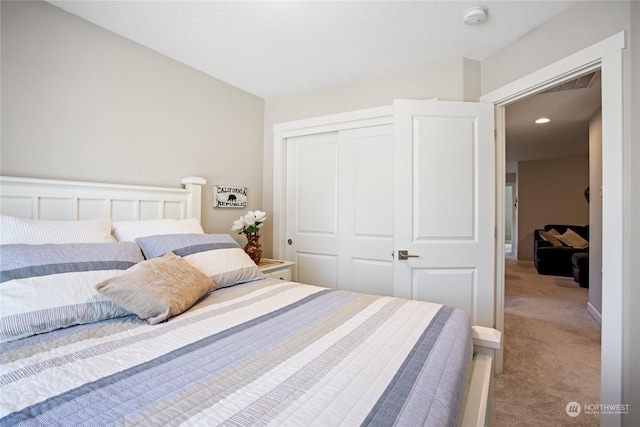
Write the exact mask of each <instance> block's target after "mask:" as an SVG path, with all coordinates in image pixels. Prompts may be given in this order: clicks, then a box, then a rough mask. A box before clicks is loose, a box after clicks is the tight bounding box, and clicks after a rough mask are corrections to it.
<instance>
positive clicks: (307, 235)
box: [286, 132, 339, 288]
mask: <svg viewBox="0 0 640 427" xmlns="http://www.w3.org/2000/svg"><path fill="white" fill-rule="evenodd" d="M338 142H339V134H338V133H337V132H331V133H323V134H316V135H306V136H300V137H295V138H289V139H288V140H287V193H286V200H287V210H286V212H287V227H286V228H287V242H288V244H287V253H286V259H288V260H292V261H295V262H296V266H295V271H296V273H297V274H296V276H295V277H296V278H297V280H298V281H301V282H304V283H309V284H312V285H318V286H325V287H332V288H334V287H336V286H337V273H336V272H337V270H338V247H339V245H338V209H339V206H338V187H339V170H338V169H339V164H338V159H339V157H338V149H339V145H338Z"/></svg>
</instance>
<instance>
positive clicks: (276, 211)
mask: <svg viewBox="0 0 640 427" xmlns="http://www.w3.org/2000/svg"><path fill="white" fill-rule="evenodd" d="M387 124H393V105H386V106H383V107H375V108H367V109H362V110H356V111H349V112H346V113H338V114H330V115H326V116H319V117H312V118H309V119H302V120H296V121H291V122H285V123H279V124H276V125H274V126H273V215H272V217H273V218H274V219H275V220H274V223H273V257H274V258H276V259H284V256H285V254H286V245H287V243H286V241H287V236H286V231H287V230H286V207H287V205H286V203H287V201H286V198H285V195H286V185H287V182H286V181H287V180H286V177H287V170H286V166H287V139H288V138H292V137H294V136H302V135H311V134H316V133H324V132H336V131H341V130H346V129H356V128H361V127H368V126H378V125H387ZM289 261H292V260H289Z"/></svg>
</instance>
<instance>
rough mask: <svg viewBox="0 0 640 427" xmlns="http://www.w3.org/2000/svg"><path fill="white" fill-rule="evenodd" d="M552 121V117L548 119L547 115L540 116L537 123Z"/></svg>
mask: <svg viewBox="0 0 640 427" xmlns="http://www.w3.org/2000/svg"><path fill="white" fill-rule="evenodd" d="M550 121H551V119H547V118H546V117H540V118H539V119H538V120H536V123H537V124H541V123H549V122H550Z"/></svg>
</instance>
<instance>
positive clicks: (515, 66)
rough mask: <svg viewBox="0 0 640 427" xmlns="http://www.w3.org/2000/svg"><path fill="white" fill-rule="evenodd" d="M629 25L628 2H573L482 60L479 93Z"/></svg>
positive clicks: (494, 87)
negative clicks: (573, 3)
mask: <svg viewBox="0 0 640 427" xmlns="http://www.w3.org/2000/svg"><path fill="white" fill-rule="evenodd" d="M629 26H630V22H629V2H626V1H583V2H576V5H575V6H572V7H570V8H568V9H566V10H565V11H563V12H562V13H560V14H558V15H556V16H555V17H553V18H552V19H551V20H549V21H548V22H546V23H544V24H542V25H540V26H538V27H537V28H534V29H533V30H531V31H530V32H529V33H527V34H525V35H524V36H522V37H521V38H519V39H518V40H516V41H514V42H513V43H511V44H509V45H508V46H507V47H505V48H503V49H501V50H499V51H498V52H496V53H494V54H493V55H491V56H489V57H488V58H486V59H484V60H483V61H482V93H483V94H486V93H489V92H491V91H493V90H495V89H498V88H500V87H502V86H504V85H505V84H507V83H510V82H512V81H514V80H516V79H518V78H520V77H523V76H526V75H527V74H529V73H532V72H534V71H536V70H539V69H541V68H543V67H545V66H547V65H549V64H552V63H554V62H556V61H558V60H560V59H562V58H564V57H566V56H568V55H570V54H572V53H575V52H577V51H579V50H581V49H584V48H586V47H588V46H591V45H593V44H595V43H597V42H599V41H601V40H603V39H605V38H607V37H609V36H611V35H613V34H616V33H618V32H620V31H622V30H625V29H628V28H629Z"/></svg>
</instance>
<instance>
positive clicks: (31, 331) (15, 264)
mask: <svg viewBox="0 0 640 427" xmlns="http://www.w3.org/2000/svg"><path fill="white" fill-rule="evenodd" d="M0 258H1V262H0V342H9V341H13V340H16V339H19V338H24V337H27V336H30V335H35V334H39V333H43V332H49V331H52V330H55V329H59V328H64V327H67V326H72V325H77V324H82V323H91V322H97V321H100V320H105V319H110V318H114V317H121V316H126V315H128V314H130V313H129V312H128V311H126V310H124V309H122V308H120V307H118V306H117V305H115V304H113V303H112V302H111V301H110V300H109V299H107V298H106V297H104V296H103V295H100V294H99V293H98V292H97V291H96V289H95V288H94V286H95V285H96V284H97V283H99V282H101V281H103V280H106V279H109V278H111V277H113V276H115V275H117V274H118V273H119V272H120V271H122V270H126V269H127V268H129V267H131V266H133V265H134V264H136V263H138V262H140V261H143V259H144V258H143V256H142V253H141V251H140V248H139V247H138V245H137V244H135V243H133V242H118V243H70V244H44V245H26V244H13V245H2V246H0Z"/></svg>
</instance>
